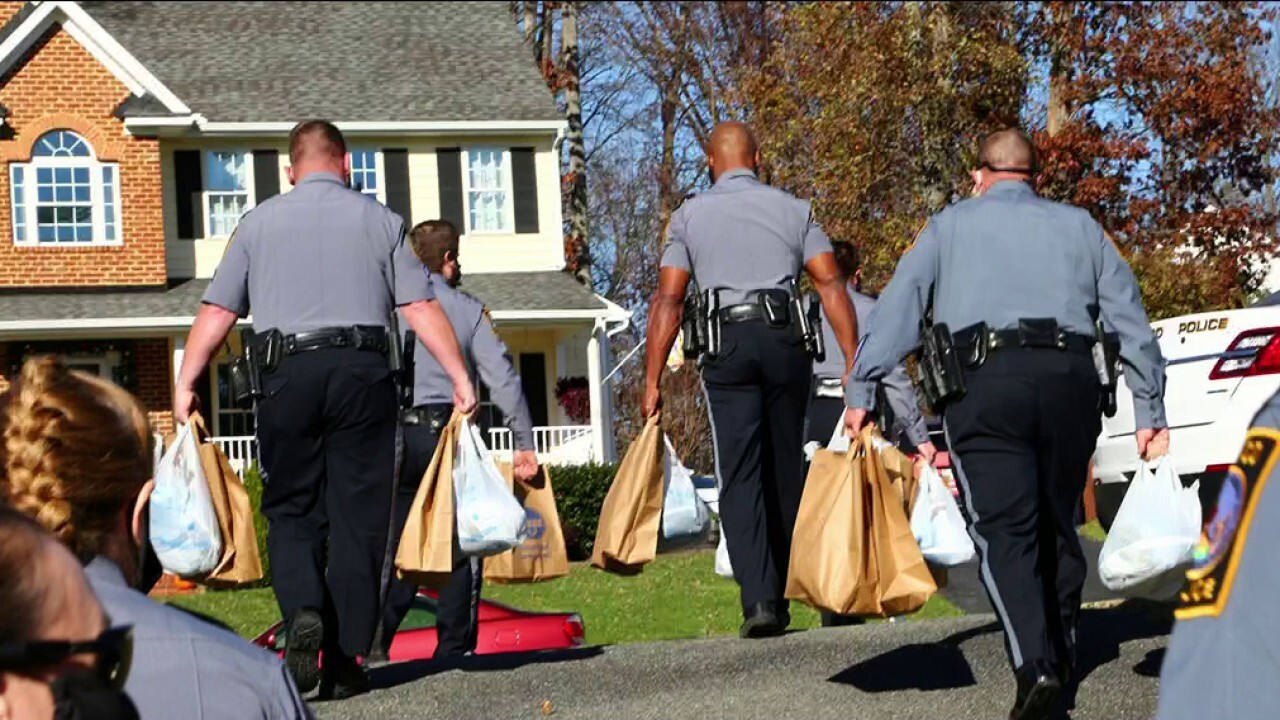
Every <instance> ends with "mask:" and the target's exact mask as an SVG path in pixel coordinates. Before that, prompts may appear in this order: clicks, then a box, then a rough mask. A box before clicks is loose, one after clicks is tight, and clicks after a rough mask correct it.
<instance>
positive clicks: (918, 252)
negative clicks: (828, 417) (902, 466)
mask: <svg viewBox="0 0 1280 720" xmlns="http://www.w3.org/2000/svg"><path fill="white" fill-rule="evenodd" d="M934 225H935V223H934V222H932V221H931V222H930V223H929V224H928V225H926V226H925V227H924V229H922V230H921V231H920V234H919V235H918V236H917V237H916V242H915V244H914V245H912V246H911V249H910V250H908V251H907V254H906V255H904V256H903V257H902V260H901V261H900V262H899V263H898V269H897V270H896V271H895V272H894V274H893V279H892V280H890V281H889V285H888V287H886V288H885V289H884V293H883V294H882V295H881V296H880V299H879V300H877V301H876V306H875V309H873V310H872V311H871V317H869V318H868V324H869V325H870V326H871V327H870V328H868V329H867V334H866V336H865V338H864V339H863V341H862V348H861V351H860V352H859V354H858V359H857V360H856V361H855V362H854V364H853V373H852V376H851V377H850V382H849V384H848V385H847V386H846V389H845V404H846V405H847V406H848V407H851V408H863V409H867V410H870V409H873V408H875V402H876V383H878V382H880V381H882V380H884V378H885V377H886V376H888V374H889V373H890V372H892V371H893V369H894V367H895V366H897V365H898V364H899V363H901V362H902V358H904V357H906V355H907V353H909V352H911V351H912V350H914V349H915V348H916V346H917V345H918V344H919V342H920V312H921V309H922V307H923V306H924V304H925V302H926V301H927V299H928V297H929V295H930V293H931V292H932V290H933V285H934V282H935V281H936V279H937V272H938V270H937V268H938V250H939V246H938V237H937V234H936V232H935V230H934Z"/></svg>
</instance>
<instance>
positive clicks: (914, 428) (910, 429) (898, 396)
mask: <svg viewBox="0 0 1280 720" xmlns="http://www.w3.org/2000/svg"><path fill="white" fill-rule="evenodd" d="M882 382H883V383H884V396H885V400H886V401H887V402H888V403H889V408H890V409H891V410H893V416H894V418H895V419H896V420H897V422H898V423H900V424H901V425H902V428H903V430H904V431H905V432H906V433H907V440H909V441H911V444H912V445H913V446H919V445H921V444H922V443H925V442H927V441H928V440H929V428H928V426H926V425H925V423H924V416H923V415H921V414H920V404H919V402H918V401H917V400H916V389H915V387H914V386H913V385H912V384H911V377H910V376H908V375H907V368H906V366H905V365H898V366H896V367H894V368H893V370H892V371H890V372H889V374H888V375H885V376H884V380H883V381H882ZM888 430H889V428H885V431H886V432H887V431H888Z"/></svg>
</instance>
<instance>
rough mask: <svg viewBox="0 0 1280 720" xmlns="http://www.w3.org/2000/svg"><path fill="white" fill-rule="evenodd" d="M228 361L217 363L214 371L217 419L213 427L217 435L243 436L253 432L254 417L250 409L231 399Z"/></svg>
mask: <svg viewBox="0 0 1280 720" xmlns="http://www.w3.org/2000/svg"><path fill="white" fill-rule="evenodd" d="M228 368H230V365H229V364H228V363H219V364H218V366H217V372H216V373H214V382H215V383H217V388H216V389H217V392H218V404H217V419H216V424H215V425H214V427H213V432H214V435H216V436H218V437H244V436H247V435H253V433H254V422H253V420H254V417H253V411H252V410H246V409H242V408H240V407H239V406H237V405H236V404H235V401H234V400H232V399H231V376H230V373H229V372H228Z"/></svg>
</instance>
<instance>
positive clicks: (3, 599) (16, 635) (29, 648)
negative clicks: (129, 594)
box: [0, 505, 120, 720]
mask: <svg viewBox="0 0 1280 720" xmlns="http://www.w3.org/2000/svg"><path fill="white" fill-rule="evenodd" d="M106 626H107V622H106V616H105V615H104V614H103V611H102V606H101V605H99V604H98V601H97V599H96V598H94V596H93V591H92V590H91V589H90V588H89V583H88V581H87V580H86V579H85V576H84V570H83V569H82V568H81V567H80V564H79V563H78V562H77V561H76V559H75V558H74V557H72V555H71V553H70V552H68V551H67V549H66V548H64V547H62V546H61V545H59V544H58V543H57V542H55V541H54V540H53V539H52V538H51V537H49V536H48V535H47V534H46V533H45V532H44V530H43V529H41V528H40V527H39V526H38V525H36V524H35V523H34V522H33V521H32V520H31V519H30V518H27V517H26V516H24V515H22V514H20V513H18V512H15V511H14V510H12V509H9V508H6V507H4V506H3V505H0V720H9V719H10V718H53V717H54V709H55V706H56V705H57V704H59V703H66V702H70V701H71V698H70V697H69V695H71V694H74V695H77V696H80V697H83V696H84V695H85V694H86V693H87V692H88V691H89V690H92V691H93V695H94V699H95V700H111V699H113V698H114V700H115V702H116V703H118V702H119V700H120V698H119V697H118V693H114V692H112V691H111V690H110V688H109V686H105V685H104V681H105V679H104V678H102V677H101V676H100V675H97V674H96V668H98V667H100V666H101V664H100V662H99V658H95V657H94V656H93V654H92V653H83V652H78V651H79V649H78V648H77V649H76V654H71V653H64V654H63V655H61V656H59V657H57V658H54V657H52V656H50V655H48V654H47V644H49V643H51V642H52V643H57V642H76V643H91V642H93V641H95V640H98V639H99V638H100V636H101V633H102V632H103V630H105V629H106ZM42 644H45V648H41V649H44V650H46V653H44V654H42V653H41V652H39V651H38V650H37V648H39V646H40V645H42ZM72 678H74V679H72ZM102 693H105V695H103V694H102ZM107 696H110V697H107ZM104 717H110V716H104Z"/></svg>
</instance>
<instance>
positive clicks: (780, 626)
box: [738, 601, 791, 638]
mask: <svg viewBox="0 0 1280 720" xmlns="http://www.w3.org/2000/svg"><path fill="white" fill-rule="evenodd" d="M784 612H785V611H784ZM744 615H745V617H746V620H745V622H743V623H742V628H741V629H740V630H739V631H738V635H740V636H741V637H744V638H763V637H776V636H778V635H781V634H782V633H783V632H785V631H786V629H787V625H786V622H787V621H790V619H791V618H790V617H787V618H786V620H784V619H783V617H782V614H781V613H779V612H778V604H777V603H775V602H769V601H765V602H758V603H756V604H755V605H752V606H751V609H750V610H747V612H746V613H744Z"/></svg>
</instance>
